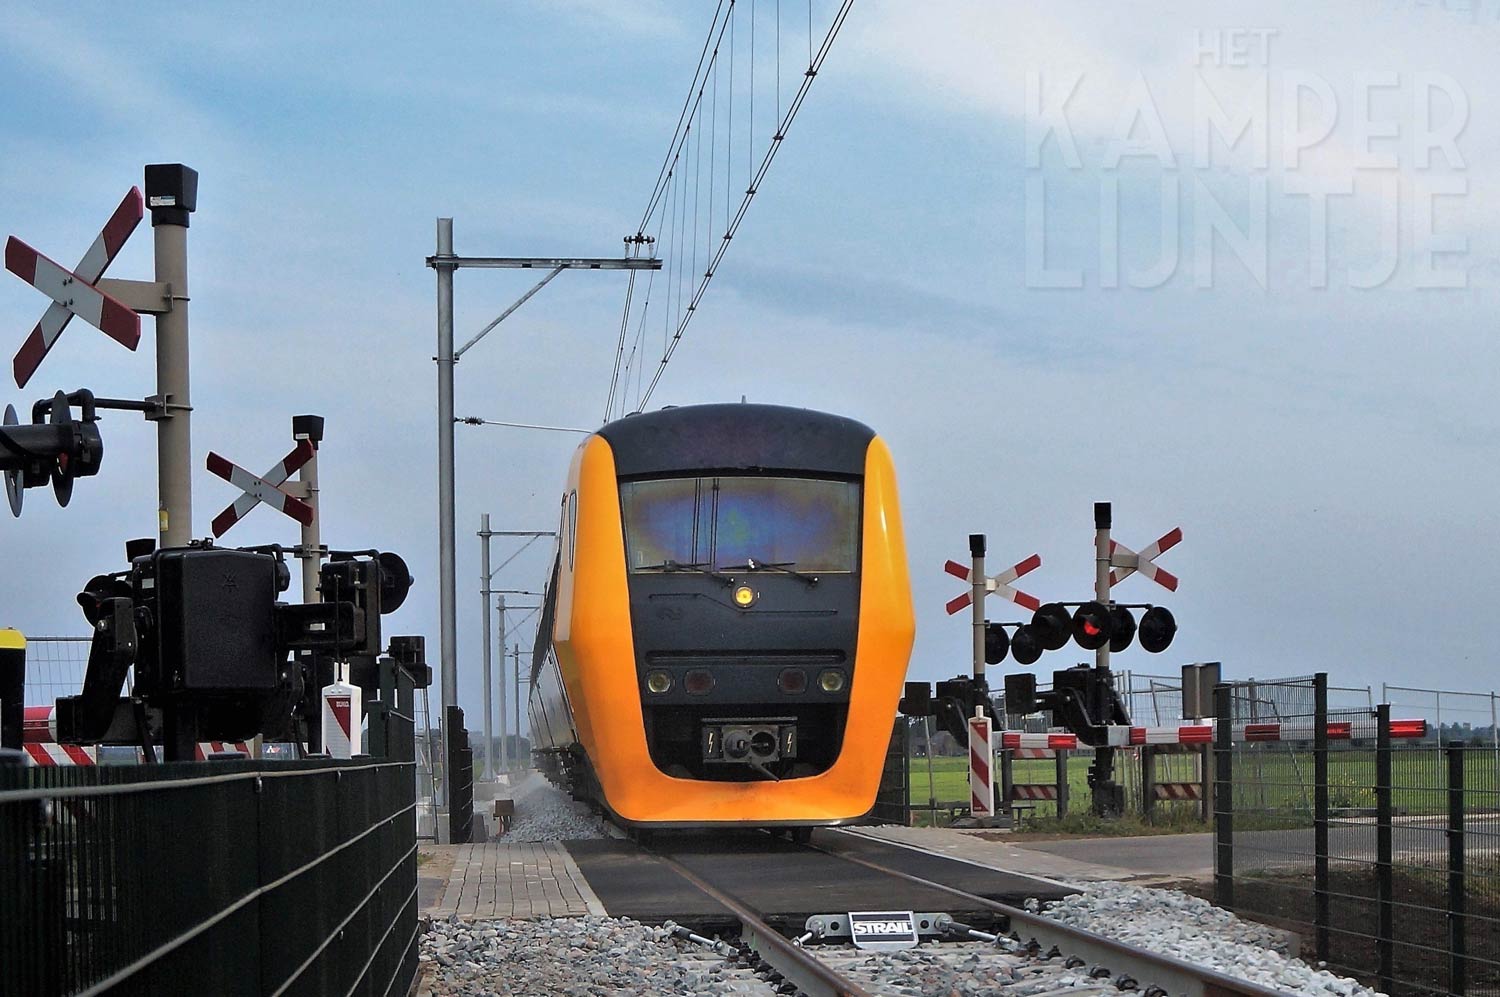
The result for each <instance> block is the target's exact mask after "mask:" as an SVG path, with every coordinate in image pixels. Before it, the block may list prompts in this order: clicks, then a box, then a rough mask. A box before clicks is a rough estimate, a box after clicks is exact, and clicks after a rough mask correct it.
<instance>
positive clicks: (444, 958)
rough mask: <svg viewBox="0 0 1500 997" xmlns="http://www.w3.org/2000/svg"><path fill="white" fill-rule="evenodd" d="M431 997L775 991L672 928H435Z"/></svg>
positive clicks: (496, 924) (630, 924) (767, 995)
mask: <svg viewBox="0 0 1500 997" xmlns="http://www.w3.org/2000/svg"><path fill="white" fill-rule="evenodd" d="M418 958H419V959H420V961H421V962H422V964H423V965H424V966H425V967H426V972H427V977H426V980H425V981H424V984H423V988H422V990H421V993H423V994H430V995H432V997H460V995H461V997H480V995H498V997H512V995H514V997H542V995H558V997H626V995H632V997H633V995H638V994H662V995H687V994H703V995H707V997H721V995H722V997H735V995H738V997H774V995H775V990H774V989H773V988H772V987H771V986H769V985H768V984H766V983H765V982H764V981H762V980H760V979H758V978H756V977H755V976H753V975H751V974H750V972H749V971H748V970H745V969H740V968H737V967H735V966H732V965H730V964H729V963H728V962H727V961H726V960H725V959H724V957H723V956H722V955H720V954H719V953H717V952H714V951H713V950H712V949H707V948H703V947H701V946H698V945H694V944H692V943H689V942H683V941H680V940H679V939H677V938H675V937H674V936H673V935H672V930H671V926H670V924H668V925H662V926H659V927H650V926H648V925H644V924H641V923H639V922H637V921H632V920H630V919H629V918H613V917H593V916H591V917H570V918H556V919H546V918H544V919H542V920H540V921H512V920H506V921H458V920H456V919H451V918H450V919H448V920H443V921H434V922H433V923H432V925H431V927H430V929H429V930H428V932H427V934H425V935H423V936H422V943H421V952H420V954H419V956H418Z"/></svg>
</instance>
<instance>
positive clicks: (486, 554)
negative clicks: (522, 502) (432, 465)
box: [479, 512, 505, 782]
mask: <svg viewBox="0 0 1500 997" xmlns="http://www.w3.org/2000/svg"><path fill="white" fill-rule="evenodd" d="M479 544H480V546H479V599H480V606H481V609H480V617H481V618H482V619H483V620H484V623H483V633H484V777H485V778H486V779H487V780H489V781H490V782H494V781H495V749H494V744H495V710H494V708H493V707H492V706H491V705H490V689H491V687H492V686H493V685H494V683H495V677H494V674H493V673H492V672H491V670H490V514H489V513H487V512H486V513H483V514H482V515H480V517H479ZM500 681H501V682H502V683H504V681H505V661H504V660H503V659H502V660H501V662H500ZM504 691H505V690H504V689H502V690H501V694H502V695H503V694H504ZM502 702H503V700H502ZM502 719H503V718H502Z"/></svg>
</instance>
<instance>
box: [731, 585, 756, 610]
mask: <svg viewBox="0 0 1500 997" xmlns="http://www.w3.org/2000/svg"><path fill="white" fill-rule="evenodd" d="M734 604H735V605H736V606H738V607H740V608H741V609H749V608H750V607H751V606H753V605H755V590H754V589H753V588H751V587H750V586H748V585H741V586H740V587H739V588H737V589H735V590H734Z"/></svg>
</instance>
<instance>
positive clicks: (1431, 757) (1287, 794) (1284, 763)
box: [908, 745, 1500, 821]
mask: <svg viewBox="0 0 1500 997" xmlns="http://www.w3.org/2000/svg"><path fill="white" fill-rule="evenodd" d="M1191 762H1192V759H1191V757H1190V756H1183V755H1177V756H1159V757H1158V760H1157V765H1158V778H1159V779H1162V780H1166V779H1169V778H1170V779H1186V778H1189V774H1188V773H1189V769H1188V766H1189V765H1191ZM1088 765H1089V757H1088V756H1087V755H1078V756H1074V757H1072V758H1070V759H1069V760H1068V786H1069V792H1070V794H1071V796H1072V801H1073V802H1072V809H1074V810H1077V811H1083V810H1087V808H1088V799H1089V797H1088ZM1116 765H1117V771H1118V769H1119V768H1120V767H1123V766H1136V765H1138V762H1136V761H1135V760H1134V759H1132V758H1130V757H1128V756H1126V757H1121V758H1118V759H1117V762H1116ZM1447 765H1448V762H1447V758H1446V757H1445V756H1444V753H1443V752H1442V751H1439V750H1437V749H1435V748H1431V747H1424V748H1398V749H1397V750H1396V751H1395V753H1394V755H1393V756H1392V765H1391V786H1392V806H1393V807H1394V809H1395V811H1396V813H1397V814H1442V813H1446V812H1447V809H1448V799H1447V785H1448V768H1447ZM1169 766H1170V768H1169ZM908 771H909V773H910V779H911V803H912V806H913V807H921V806H923V805H925V804H926V803H927V801H929V800H936V801H937V803H938V804H939V805H941V804H944V803H948V804H954V803H958V804H962V805H967V801H968V798H969V760H968V758H966V757H960V758H944V757H936V758H933V759H932V766H931V772H932V776H931V779H930V780H929V778H928V764H927V759H925V758H913V759H911V761H910V767H909V770H908ZM1055 772H1056V769H1055V763H1054V762H1053V761H1052V760H1050V759H1018V760H1017V761H1016V762H1015V763H1014V773H1015V780H1016V781H1017V782H1023V783H1024V782H1045V783H1050V782H1052V781H1053V779H1054V777H1055ZM1122 776H1123V774H1121V775H1117V778H1121V779H1122V781H1124V780H1123V777H1122ZM1131 781H1132V782H1137V783H1138V781H1139V780H1138V776H1137V777H1136V778H1135V779H1132V780H1131ZM1375 782H1376V779H1375V752H1374V751H1373V750H1367V749H1354V750H1341V749H1338V748H1335V749H1334V750H1332V751H1331V752H1330V753H1329V761H1328V786H1329V804H1330V806H1331V807H1333V808H1334V809H1335V810H1336V811H1337V810H1349V809H1355V810H1362V809H1370V808H1373V807H1374V806H1375V789H1374V787H1375ZM1313 784H1314V764H1313V752H1312V751H1311V750H1300V751H1294V750H1292V749H1290V748H1283V747H1281V746H1279V745H1263V746H1257V747H1256V748H1254V749H1252V750H1244V749H1242V750H1240V751H1238V752H1237V753H1236V756H1235V771H1234V792H1235V797H1234V805H1235V811H1236V813H1237V814H1244V815H1250V814H1255V813H1268V814H1279V815H1284V816H1286V817H1291V816H1293V815H1296V814H1301V813H1305V814H1308V815H1310V814H1311V812H1312V806H1313ZM1464 784H1465V794H1464V797H1465V798H1464V804H1465V807H1466V808H1467V809H1469V810H1471V811H1473V810H1500V766H1497V759H1496V755H1495V753H1494V752H1492V751H1489V750H1486V749H1469V750H1467V751H1466V753H1465V756H1464ZM1159 809H1161V810H1163V811H1176V810H1190V809H1191V806H1189V805H1185V804H1170V805H1167V806H1165V807H1160V808H1159ZM1033 813H1034V815H1035V816H1036V817H1049V816H1055V815H1056V807H1055V805H1054V804H1052V803H1049V802H1042V801H1038V802H1037V804H1036V808H1035V810H1034V811H1033ZM1237 821H1238V818H1237Z"/></svg>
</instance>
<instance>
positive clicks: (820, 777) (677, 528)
mask: <svg viewBox="0 0 1500 997" xmlns="http://www.w3.org/2000/svg"><path fill="white" fill-rule="evenodd" d="M545 601H546V605H545V606H544V616H545V617H546V618H545V619H544V621H543V626H542V631H543V633H542V636H541V638H540V639H539V641H538V647H537V651H538V654H537V658H536V664H535V666H534V668H533V688H532V696H531V720H532V732H533V739H534V747H535V749H536V750H537V751H538V753H539V758H540V760H541V761H542V762H543V765H544V767H546V768H548V769H550V770H552V771H553V772H554V773H565V774H566V775H567V777H568V778H569V779H570V781H571V782H572V783H573V785H574V789H575V792H579V793H580V795H587V796H592V797H594V798H596V799H597V800H598V801H599V802H600V803H601V804H602V805H604V806H605V807H606V808H607V809H608V810H609V811H610V812H611V813H612V814H613V815H614V816H615V817H616V818H618V819H620V820H622V821H624V822H626V823H630V824H636V825H657V826H679V827H680V826H693V825H703V824H747V825H754V826H775V825H791V826H796V825H802V826H807V825H816V824H833V823H840V822H844V821H849V820H852V819H855V818H858V817H860V816H862V815H863V814H865V813H866V812H867V811H868V810H869V809H870V807H871V805H872V804H873V802H874V799H875V794H876V791H877V789H878V787H879V783H880V776H881V770H882V766H883V763H884V759H885V755H886V749H887V745H888V744H889V741H890V738H891V731H892V724H893V721H894V718H895V714H896V704H897V701H898V699H899V698H900V695H901V686H902V682H903V680H904V678H905V673H906V665H907V661H908V658H909V656H910V653H911V644H912V637H913V632H914V623H913V618H912V608H911V591H910V584H909V581H908V577H907V564H906V551H905V545H904V542H903V539H902V531H901V520H900V515H899V510H898V505H897V497H896V478H895V470H894V467H893V466H892V463H891V459H890V454H889V452H888V450H887V448H886V446H885V444H884V442H883V441H882V440H881V439H880V438H879V437H877V436H876V435H875V433H874V432H873V431H872V430H870V429H869V428H868V427H866V426H864V425H862V424H860V423H858V422H855V421H854V420H851V419H846V418H842V417H839V416H833V415H827V414H823V413H819V412H812V411H807V410H803V409H793V408H782V407H778V406H769V405H746V404H739V405H732V404H731V405H701V406H692V407H685V408H673V409H665V410H663V411H660V412H655V413H651V414H643V415H635V416H629V417H627V418H624V419H621V420H619V421H617V422H613V423H610V424H609V425H607V426H605V427H604V428H603V429H601V430H600V431H599V432H598V433H596V434H594V435H592V436H590V437H589V438H588V439H587V440H586V441H585V442H584V443H583V444H582V446H580V447H579V449H578V452H577V454H576V455H575V457H574V461H573V466H572V468H571V471H570V474H569V479H568V487H567V489H566V491H565V493H564V496H563V503H562V522H561V528H560V530H559V544H558V559H557V567H556V570H555V572H554V581H553V582H552V584H551V586H550V587H549V590H548V595H547V599H546V600H545ZM549 635H550V638H551V639H550V641H549V640H548V639H547V638H548V636H549ZM549 644H550V646H547V645H549Z"/></svg>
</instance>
